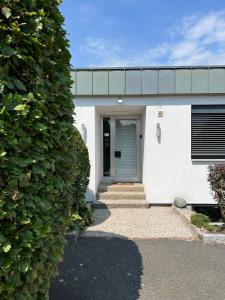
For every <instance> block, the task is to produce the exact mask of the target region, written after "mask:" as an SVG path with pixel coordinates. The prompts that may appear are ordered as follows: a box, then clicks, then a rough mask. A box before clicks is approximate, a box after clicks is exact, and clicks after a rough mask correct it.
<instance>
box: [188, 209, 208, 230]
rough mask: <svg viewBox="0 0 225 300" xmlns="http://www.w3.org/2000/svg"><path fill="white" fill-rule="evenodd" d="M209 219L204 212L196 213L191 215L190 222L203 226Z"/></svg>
mask: <svg viewBox="0 0 225 300" xmlns="http://www.w3.org/2000/svg"><path fill="white" fill-rule="evenodd" d="M209 221H210V220H209V217H208V216H206V215H204V214H200V213H199V214H198V213H196V214H193V215H192V216H191V223H192V224H194V225H195V226H197V227H199V228H201V227H205V226H206V225H207V224H208V223H209Z"/></svg>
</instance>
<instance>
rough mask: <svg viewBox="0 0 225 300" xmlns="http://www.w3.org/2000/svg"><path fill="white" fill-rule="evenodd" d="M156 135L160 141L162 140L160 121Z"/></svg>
mask: <svg viewBox="0 0 225 300" xmlns="http://www.w3.org/2000/svg"><path fill="white" fill-rule="evenodd" d="M156 136H157V139H158V142H159V143H160V142H161V127H160V123H157V124H156Z"/></svg>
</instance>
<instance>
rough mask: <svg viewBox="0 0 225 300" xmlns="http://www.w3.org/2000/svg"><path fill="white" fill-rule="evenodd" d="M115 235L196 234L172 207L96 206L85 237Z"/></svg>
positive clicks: (189, 237)
mask: <svg viewBox="0 0 225 300" xmlns="http://www.w3.org/2000/svg"><path fill="white" fill-rule="evenodd" d="M115 235H118V236H120V237H124V238H129V239H152V238H154V239H156V238H169V239H187V240H193V239H196V238H197V237H196V235H195V234H194V233H193V231H192V230H191V229H190V228H189V227H188V225H187V224H185V222H184V221H183V220H182V218H181V217H180V216H178V215H177V214H176V213H175V212H174V211H173V210H172V208H171V207H151V208H150V209H139V208H135V209H134V208H121V209H119V208H116V209H110V210H109V209H97V210H95V212H94V224H93V225H92V226H90V227H89V228H88V229H87V230H86V231H85V232H84V233H83V234H82V236H84V237H90V236H91V237H96V236H100V237H105V236H106V237H110V236H115Z"/></svg>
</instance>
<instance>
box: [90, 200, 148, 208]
mask: <svg viewBox="0 0 225 300" xmlns="http://www.w3.org/2000/svg"><path fill="white" fill-rule="evenodd" d="M93 208H95V209H107V208H108V209H110V208H149V203H148V202H147V201H145V200H130V199H129V200H128V199H120V200H97V201H95V202H94V203H93Z"/></svg>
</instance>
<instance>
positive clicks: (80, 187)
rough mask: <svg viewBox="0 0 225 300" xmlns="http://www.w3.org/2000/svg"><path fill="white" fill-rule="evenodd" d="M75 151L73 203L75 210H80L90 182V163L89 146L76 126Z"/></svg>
mask: <svg viewBox="0 0 225 300" xmlns="http://www.w3.org/2000/svg"><path fill="white" fill-rule="evenodd" d="M73 148H74V152H75V155H76V160H75V165H74V169H75V181H74V186H75V187H76V188H75V190H74V197H73V199H74V201H73V204H72V207H73V211H79V208H80V206H83V200H84V198H85V193H86V190H87V186H88V183H89V176H90V163H89V156H88V150H87V147H86V145H85V143H84V141H83V139H82V137H81V135H80V132H79V131H78V130H77V129H76V128H74V145H73Z"/></svg>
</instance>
